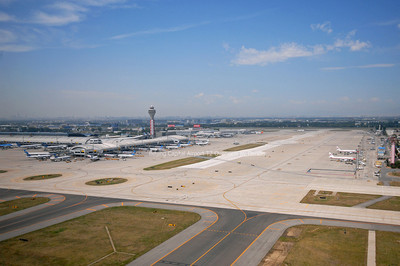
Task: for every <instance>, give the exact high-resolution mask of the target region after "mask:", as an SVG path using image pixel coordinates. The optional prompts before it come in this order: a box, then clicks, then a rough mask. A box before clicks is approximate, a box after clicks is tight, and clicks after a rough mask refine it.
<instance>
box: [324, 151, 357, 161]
mask: <svg viewBox="0 0 400 266" xmlns="http://www.w3.org/2000/svg"><path fill="white" fill-rule="evenodd" d="M329 158H330V159H331V160H341V161H355V160H356V158H355V157H346V156H335V155H333V154H332V153H329Z"/></svg>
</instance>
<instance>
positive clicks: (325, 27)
mask: <svg viewBox="0 0 400 266" xmlns="http://www.w3.org/2000/svg"><path fill="white" fill-rule="evenodd" d="M311 29H312V30H320V31H323V32H326V33H328V34H329V33H332V31H333V30H332V28H331V22H330V21H326V22H324V23H322V24H311Z"/></svg>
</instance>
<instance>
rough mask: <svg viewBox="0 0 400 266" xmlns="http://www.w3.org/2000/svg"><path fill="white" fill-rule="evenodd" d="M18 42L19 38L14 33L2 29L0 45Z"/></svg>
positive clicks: (0, 31)
mask: <svg viewBox="0 0 400 266" xmlns="http://www.w3.org/2000/svg"><path fill="white" fill-rule="evenodd" d="M16 40H17V37H16V36H15V34H14V33H12V32H11V31H8V30H1V29H0V43H10V42H14V41H16Z"/></svg>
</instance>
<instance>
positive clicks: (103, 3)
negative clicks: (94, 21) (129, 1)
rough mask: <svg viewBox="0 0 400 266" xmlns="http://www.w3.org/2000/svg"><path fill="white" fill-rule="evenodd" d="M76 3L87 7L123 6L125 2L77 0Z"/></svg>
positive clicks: (122, 0)
mask: <svg viewBox="0 0 400 266" xmlns="http://www.w3.org/2000/svg"><path fill="white" fill-rule="evenodd" d="M78 2H79V3H82V4H84V5H88V6H107V5H115V4H123V3H125V2H126V0H79V1H78Z"/></svg>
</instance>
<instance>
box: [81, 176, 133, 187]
mask: <svg viewBox="0 0 400 266" xmlns="http://www.w3.org/2000/svg"><path fill="white" fill-rule="evenodd" d="M126 181H128V179H126V178H119V177H111V178H102V179H96V180H92V181H89V182H86V183H85V184H86V185H90V186H106V185H115V184H120V183H124V182H126Z"/></svg>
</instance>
